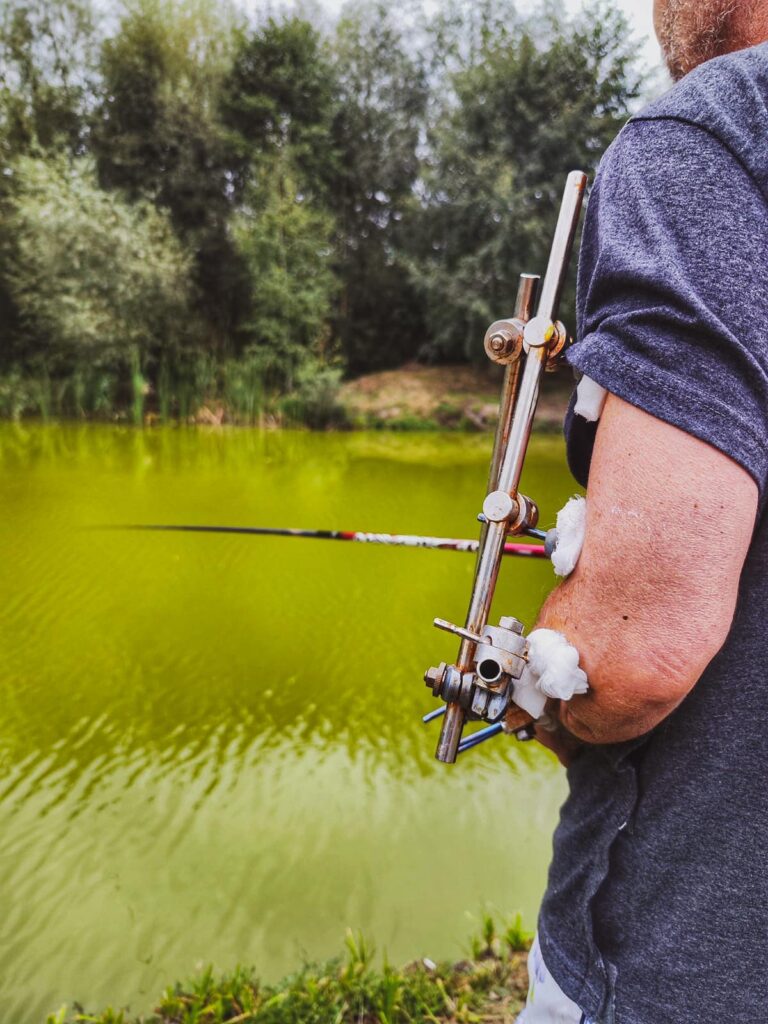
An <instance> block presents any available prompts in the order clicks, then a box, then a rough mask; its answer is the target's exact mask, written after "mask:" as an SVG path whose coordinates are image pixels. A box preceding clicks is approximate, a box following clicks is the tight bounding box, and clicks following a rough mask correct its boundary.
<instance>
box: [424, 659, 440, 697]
mask: <svg viewBox="0 0 768 1024" xmlns="http://www.w3.org/2000/svg"><path fill="white" fill-rule="evenodd" d="M444 679H445V662H441V663H440V664H439V665H438V666H437V668H428V669H427V671H426V672H425V673H424V682H425V683H426V684H427V686H429V687H431V689H432V692H433V693H434V695H435V696H436V697H437V696H439V694H440V688H441V687H442V685H443V680H444Z"/></svg>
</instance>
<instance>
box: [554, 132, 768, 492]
mask: <svg viewBox="0 0 768 1024" xmlns="http://www.w3.org/2000/svg"><path fill="white" fill-rule="evenodd" d="M760 144H761V145H764V144H765V143H764V142H762V140H761V141H760ZM577 337H578V339H579V340H578V343H577V344H576V345H574V346H573V347H572V349H571V350H570V352H569V354H568V361H569V362H570V363H571V365H572V366H574V367H575V368H576V369H577V370H579V371H581V372H582V373H585V374H587V375H588V376H589V377H592V378H593V379H594V380H596V381H597V382H598V384H601V385H602V386H603V387H604V388H606V390H608V391H610V392H612V393H614V394H616V395H618V396H619V397H620V398H623V399H624V400H625V401H628V402H630V403H631V404H632V405H635V406H638V407H640V408H642V409H644V410H645V411H646V412H649V413H650V414H651V415H653V416H656V417H657V418H659V419H662V420H664V421H666V422H668V423H670V424H672V425H674V426H676V427H679V428H681V429H682V430H685V431H686V432H687V433H690V434H692V435H694V436H696V437H698V438H700V439H701V440H703V441H706V442H707V443H709V444H711V445H713V446H714V447H715V448H718V449H719V450H720V451H722V452H724V453H725V454H726V455H728V456H730V457H731V458H732V459H734V460H735V461H736V462H738V463H739V464H740V465H741V466H743V467H744V469H745V470H747V472H748V473H749V474H750V475H751V476H752V477H753V478H754V480H755V482H756V483H757V486H758V488H759V490H760V495H761V499H762V498H763V497H764V496H765V490H766V486H765V485H766V476H767V475H768V204H767V203H766V199H765V197H764V195H763V194H762V192H761V190H760V188H759V187H758V185H757V184H756V182H755V181H754V179H753V178H752V177H751V176H750V174H749V173H748V172H747V171H746V170H745V168H744V167H743V166H742V164H741V163H740V162H739V161H738V160H737V159H736V157H735V156H733V155H732V153H731V152H730V150H729V148H728V147H727V145H726V144H725V143H724V142H723V141H722V140H720V139H719V138H717V137H715V136H714V135H712V134H711V133H710V132H709V131H708V130H707V129H705V128H703V127H701V126H699V125H696V124H692V123H690V122H685V121H679V120H676V119H675V118H669V117H664V118H650V119H642V118H641V119H638V120H636V121H631V122H630V123H629V124H628V125H627V126H626V127H625V128H624V130H623V131H622V132H621V134H620V135H619V137H618V138H617V140H616V141H615V142H614V144H613V145H612V147H611V148H610V149H609V150H608V152H607V153H606V155H605V157H604V159H603V162H602V164H601V167H600V170H599V172H598V176H597V180H596V182H595V187H594V189H593V191H592V196H591V198H590V203H589V209H588V212H587V218H586V223H585V228H584V236H583V241H582V249H581V258H580V261H579V282H578V330H577ZM578 419H579V417H574V416H573V414H572V413H571V414H570V415H569V418H568V422H567V425H566V432H567V434H568V440H569V448H573V447H574V446H576V445H578V444H579V443H581V444H584V443H585V441H586V440H588V439H589V438H593V437H594V431H593V430H592V431H589V430H586V429H585V426H584V425H583V424H578V423H577V422H576V421H577V420H578ZM570 456H571V461H572V463H573V462H574V461H576V460H575V459H574V453H573V451H571V452H570ZM582 475H583V474H582Z"/></svg>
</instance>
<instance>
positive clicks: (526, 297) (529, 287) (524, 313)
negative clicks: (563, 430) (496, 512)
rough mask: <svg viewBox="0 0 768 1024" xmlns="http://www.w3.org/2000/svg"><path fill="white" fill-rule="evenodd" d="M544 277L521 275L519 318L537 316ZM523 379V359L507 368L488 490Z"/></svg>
mask: <svg viewBox="0 0 768 1024" xmlns="http://www.w3.org/2000/svg"><path fill="white" fill-rule="evenodd" d="M540 282H541V278H540V277H539V275H538V274H521V275H520V284H519V285H518V287H517V298H516V300H515V313H514V316H515V319H517V320H522V321H523V323H527V322H528V321H529V320H530V319H531V317H532V316H533V313H534V310H535V308H536V297H537V296H538V293H539V283H540ZM519 381H520V360H519V359H518V360H516V361H515V362H514V363H511V364H510V365H509V366H507V367H505V369H504V383H503V384H502V386H501V398H500V400H499V419H498V421H497V423H496V436H495V437H494V439H493V455H492V456H491V469H490V472H489V474H488V493H489V494H490V493H491V491H495V490H496V488H497V486H498V482H499V470H500V469H501V459H502V456H503V454H504V447H505V445H506V443H507V439H508V438H509V428H510V427H511V425H512V410H513V408H514V404H515V398H516V397H517V387H518V384H519Z"/></svg>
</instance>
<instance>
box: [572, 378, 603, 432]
mask: <svg viewBox="0 0 768 1024" xmlns="http://www.w3.org/2000/svg"><path fill="white" fill-rule="evenodd" d="M607 394H608V392H607V391H606V390H605V388H602V387H600V385H599V384H598V383H597V382H596V381H594V380H592V378H591V377H582V378H581V380H580V381H579V383H578V386H577V388H576V405H575V406H574V407H573V411H574V412H575V413H576V415H577V416H581V417H583V418H584V419H585V420H586V421H587V422H588V423H597V421H598V420H599V419H600V416H601V415H602V412H603V406H604V405H605V396H606V395H607Z"/></svg>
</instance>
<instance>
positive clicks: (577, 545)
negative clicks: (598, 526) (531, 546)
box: [552, 497, 587, 576]
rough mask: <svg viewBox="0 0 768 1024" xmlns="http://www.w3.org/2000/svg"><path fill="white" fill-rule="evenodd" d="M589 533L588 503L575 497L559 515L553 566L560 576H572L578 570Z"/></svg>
mask: <svg viewBox="0 0 768 1024" xmlns="http://www.w3.org/2000/svg"><path fill="white" fill-rule="evenodd" d="M586 531H587V502H586V500H585V499H584V498H579V497H574V498H571V499H570V501H569V502H568V503H567V505H565V507H564V508H561V509H560V511H559V512H558V513H557V544H556V546H555V550H554V551H553V552H552V565H553V566H554V569H555V573H556V574H557V575H558V576H570V574H571V573H572V572H573V570H574V569H575V568H576V563H577V562H578V560H579V555H580V554H581V549H582V547H583V546H584V535H585V534H586Z"/></svg>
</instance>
